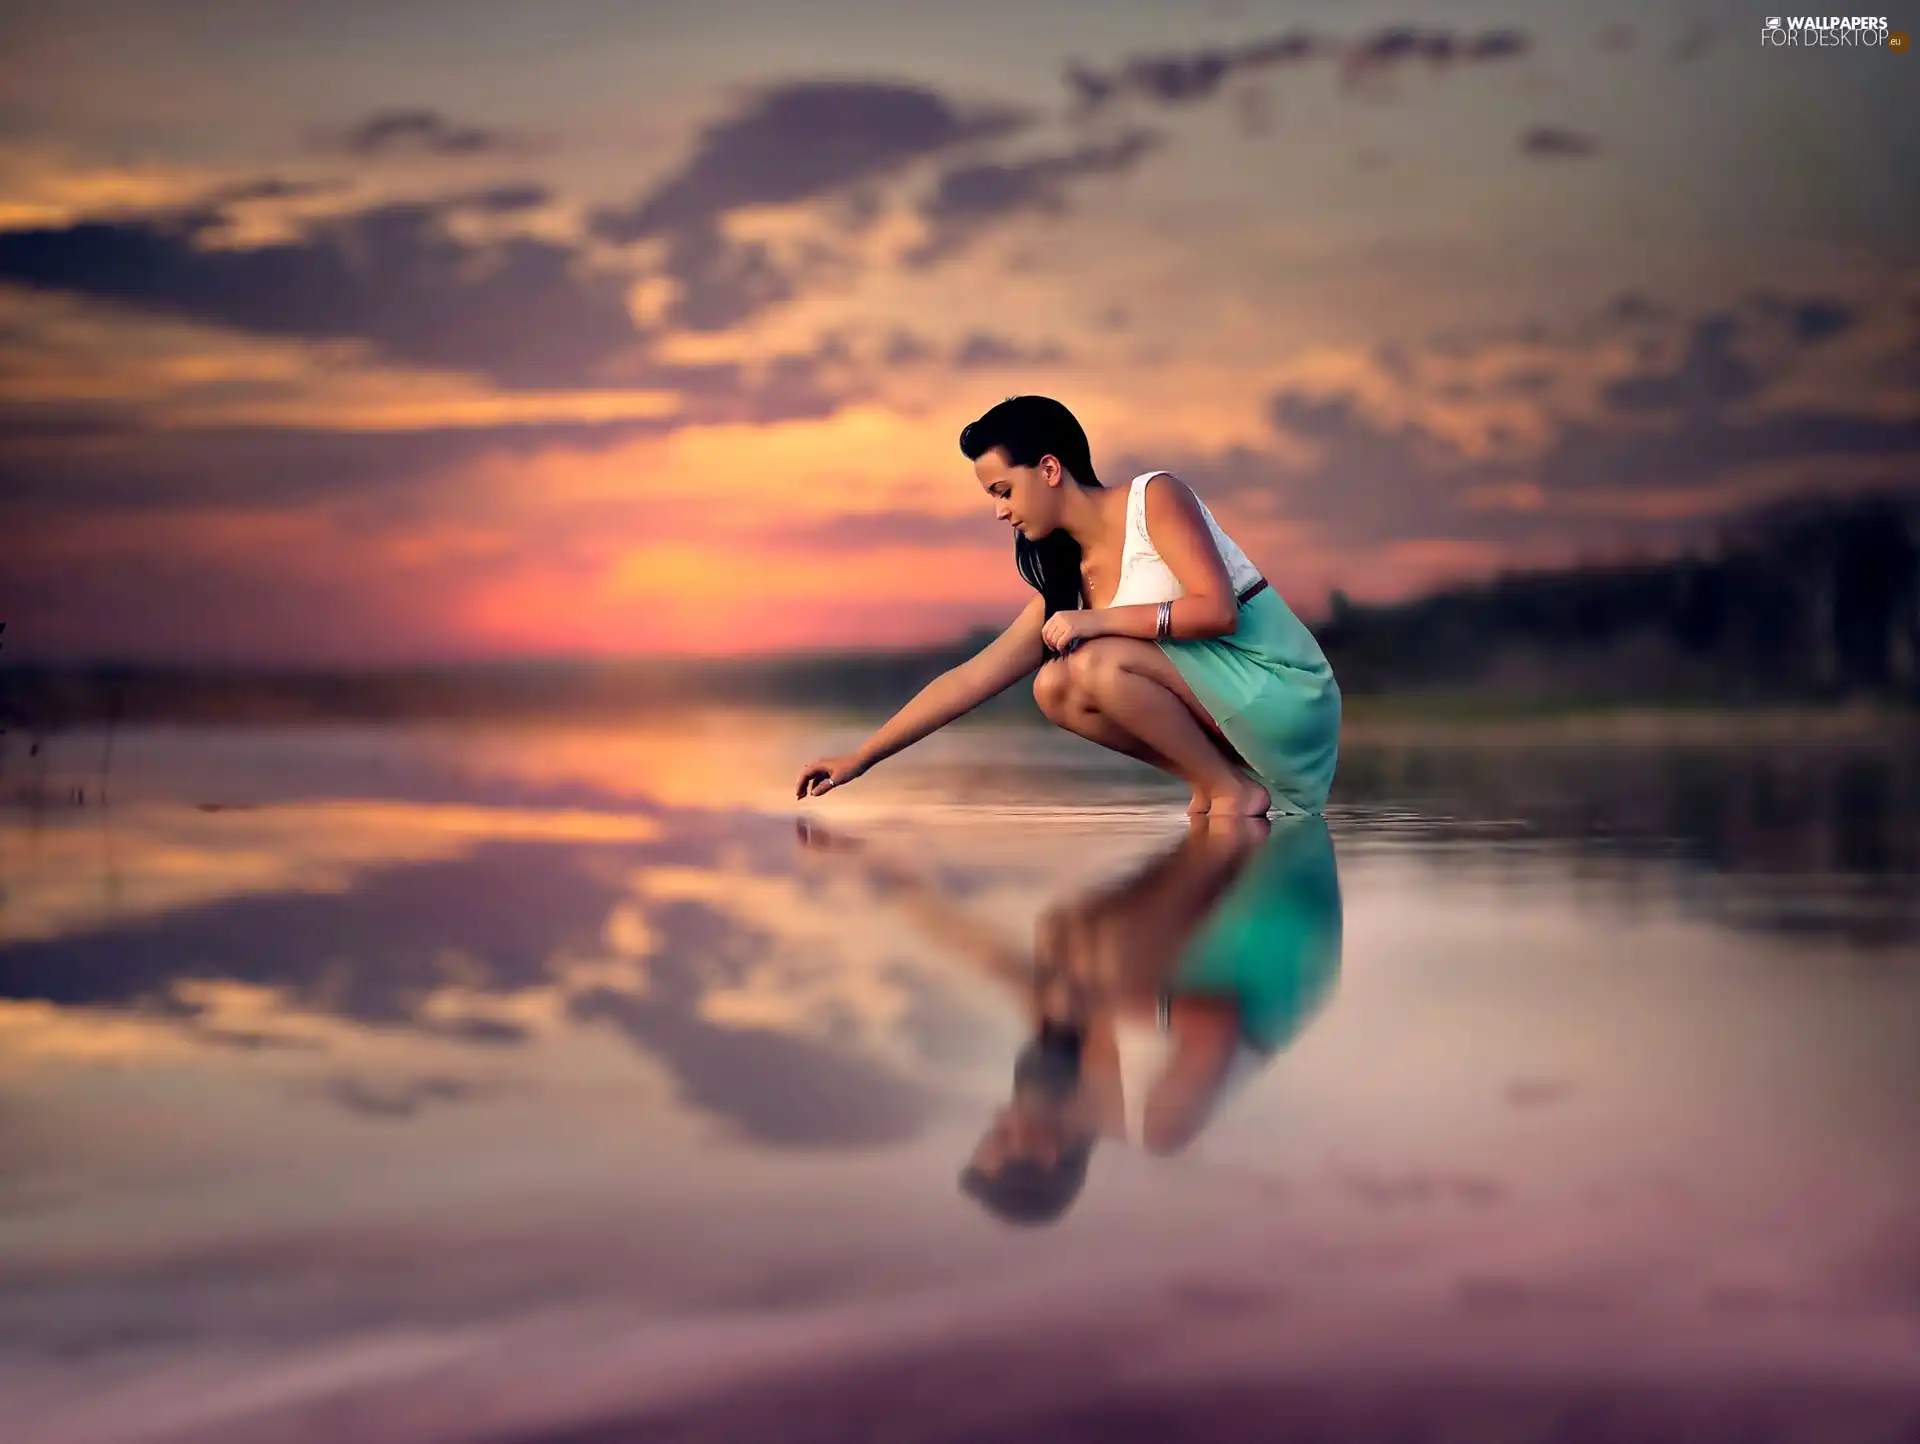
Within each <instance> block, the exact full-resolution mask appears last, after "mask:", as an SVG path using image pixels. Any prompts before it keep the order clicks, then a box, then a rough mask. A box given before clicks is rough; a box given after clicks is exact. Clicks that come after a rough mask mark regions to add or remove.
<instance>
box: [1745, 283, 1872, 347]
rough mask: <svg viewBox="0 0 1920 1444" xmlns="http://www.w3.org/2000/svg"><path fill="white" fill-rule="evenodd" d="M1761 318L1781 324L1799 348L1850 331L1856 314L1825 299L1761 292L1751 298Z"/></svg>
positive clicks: (1855, 320) (1841, 304)
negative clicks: (1783, 324)
mask: <svg viewBox="0 0 1920 1444" xmlns="http://www.w3.org/2000/svg"><path fill="white" fill-rule="evenodd" d="M1752 301H1753V305H1754V307H1755V309H1756V310H1758V311H1759V312H1760V313H1761V314H1762V315H1763V316H1767V317H1769V318H1771V319H1773V320H1776V321H1780V322H1784V323H1785V325H1786V327H1787V330H1788V333H1789V334H1790V335H1791V336H1792V338H1793V339H1794V341H1795V342H1797V343H1798V344H1800V345H1802V346H1817V345H1819V344H1820V343H1821V342H1823V341H1830V340H1832V339H1833V338H1834V337H1835V336H1839V335H1842V334H1844V333H1845V332H1847V331H1850V330H1852V329H1853V327H1854V325H1855V324H1856V323H1857V322H1858V320H1859V314H1858V312H1856V311H1855V310H1854V308H1853V307H1851V306H1849V305H1847V304H1846V303H1845V302H1844V301H1840V300H1836V299H1834V298H1832V297H1829V296H1805V297H1798V298H1796V297H1790V296H1779V295H1776V294H1774V293H1773V292H1771V291H1762V292H1759V293H1756V294H1755V295H1754V296H1753V297H1752Z"/></svg>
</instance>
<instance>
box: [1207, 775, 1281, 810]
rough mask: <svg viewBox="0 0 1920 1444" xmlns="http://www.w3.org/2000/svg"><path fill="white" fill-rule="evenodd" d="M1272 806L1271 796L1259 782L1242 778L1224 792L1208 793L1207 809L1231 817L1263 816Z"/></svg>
mask: <svg viewBox="0 0 1920 1444" xmlns="http://www.w3.org/2000/svg"><path fill="white" fill-rule="evenodd" d="M1272 808H1273V798H1272V797H1271V796H1270V795H1269V794H1268V792H1267V789H1266V788H1264V787H1262V786H1261V785H1260V784H1259V783H1257V782H1254V781H1251V780H1248V779H1242V780H1241V781H1240V782H1239V783H1238V784H1237V785H1236V786H1234V787H1233V788H1231V789H1230V790H1228V791H1226V792H1215V793H1213V794H1211V795H1210V798H1209V800H1208V803H1207V811H1208V813H1210V814H1213V813H1224V814H1226V815H1228V816H1232V817H1265V816H1266V815H1267V813H1268V812H1270V811H1271V810H1272Z"/></svg>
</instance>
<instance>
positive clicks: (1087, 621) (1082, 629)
mask: <svg viewBox="0 0 1920 1444" xmlns="http://www.w3.org/2000/svg"><path fill="white" fill-rule="evenodd" d="M1103 621H1104V619H1103V618H1102V616H1101V614H1100V612H1099V611H1098V610H1085V609H1083V610H1081V611H1077V612H1055V613H1054V614H1053V615H1052V616H1051V617H1048V618H1047V623H1046V625H1045V626H1044V627H1042V628H1041V629H1040V640H1041V641H1043V642H1045V643H1046V644H1047V650H1048V651H1050V652H1056V653H1058V654H1059V655H1060V656H1062V657H1064V656H1066V655H1067V653H1068V652H1070V651H1072V650H1073V649H1074V648H1075V647H1077V646H1078V645H1079V644H1080V643H1082V642H1085V641H1089V640H1091V639H1092V638H1094V637H1101V636H1105V635H1106V628H1105V626H1104V625H1103Z"/></svg>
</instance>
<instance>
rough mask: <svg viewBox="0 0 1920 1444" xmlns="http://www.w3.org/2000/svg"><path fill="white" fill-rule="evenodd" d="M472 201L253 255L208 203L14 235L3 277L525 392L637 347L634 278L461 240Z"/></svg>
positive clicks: (574, 378)
mask: <svg viewBox="0 0 1920 1444" xmlns="http://www.w3.org/2000/svg"><path fill="white" fill-rule="evenodd" d="M484 194H485V195H486V196H488V197H490V201H489V203H490V204H491V205H492V206H493V207H494V208H495V209H500V208H502V207H503V206H504V208H507V209H513V208H517V207H519V206H521V205H523V204H526V203H528V202H529V201H532V200H536V196H535V192H534V191H533V189H532V188H528V187H516V188H511V189H508V190H504V191H493V192H487V193H484ZM471 203H472V202H471V200H470V199H460V198H456V199H454V200H449V201H409V202H401V203H395V204H389V205H383V206H379V207H375V208H373V209H370V210H365V211H359V212H354V213H351V214H347V215H342V216H333V217H329V218H326V219H324V220H321V221H318V222H316V223H314V225H313V226H312V227H311V228H310V229H309V230H307V231H306V232H305V233H303V234H302V235H300V236H298V237H296V238H295V239H292V240H287V241H281V242H276V243H273V244H269V245H264V246H257V247H252V248H248V249H235V248H227V247H214V246H211V245H209V244H208V241H209V240H210V238H211V237H212V236H213V235H214V234H215V233H217V231H218V229H219V227H220V225H221V223H222V221H223V219H224V218H223V217H222V216H221V214H220V213H219V212H217V211H207V210H199V211H191V212H175V213H170V214H165V215H149V216H144V217H132V218H125V219H103V220H84V221H79V222H76V223H74V224H72V225H66V226H54V227H42V228H36V229H29V230H14V231H6V232H0V282H12V283H13V284H15V285H20V286H27V287H32V288H35V289H40V290H48V291H63V292H68V293H70V294H75V295H80V296H86V297H90V298H93V299H96V300H100V301H107V302H112V303H114V304H117V305H121V306H126V307H129V308H131V309H135V310H140V311H146V312H151V313H156V314H162V315H171V316H178V317H183V318H186V319H189V320H194V321H200V322H206V323H210V324H213V325H219V326H226V327H230V328H232V329H234V330H239V331H248V332H253V333H255V334H258V335H267V336H280V337H295V338H300V339H311V340H320V339H353V340H360V341H365V342H367V343H368V344H370V345H371V346H373V347H374V348H375V349H377V350H378V351H379V352H381V353H382V354H384V355H386V356H388V357H390V358H392V359H394V360H398V361H403V362H408V363H413V364H417V365H424V366H430V367H435V368H442V369H448V370H454V371H464V372H472V373H477V374H481V375H485V376H489V377H491V378H493V379H494V380H496V381H498V382H500V383H501V384H503V385H510V386H512V385H528V386H546V385H563V384H569V383H580V382H584V381H588V380H590V379H592V378H593V377H594V376H595V373H596V372H597V371H598V370H599V369H600V368H602V367H603V366H604V365H606V363H608V362H609V361H611V360H613V359H614V358H616V357H618V356H619V355H621V353H623V352H626V351H629V350H631V349H632V348H634V347H635V345H636V343H637V342H638V341H639V340H640V337H639V335H638V333H637V332H636V330H635V327H634V325H633V322H632V320H631V319H630V317H629V315H628V312H627V305H626V289H627V284H628V278H625V277H621V276H613V275H604V274H595V273H594V272H592V271H590V270H589V269H587V268H586V267H585V266H584V265H583V264H582V263H581V261H580V258H579V257H578V256H577V255H576V254H575V252H574V251H573V250H571V249H570V248H568V247H566V246H563V245H558V244H555V243H553V242H551V241H546V240H540V239H536V238H533V237H527V236H519V237H511V238H508V239H505V240H499V241H490V242H474V241H467V240H463V239H460V238H458V237H456V236H455V235H454V234H453V233H452V231H451V230H450V228H449V226H448V221H449V219H450V218H451V217H452V216H453V215H454V214H455V213H457V212H458V211H459V210H461V209H463V208H465V207H468V206H470V205H471Z"/></svg>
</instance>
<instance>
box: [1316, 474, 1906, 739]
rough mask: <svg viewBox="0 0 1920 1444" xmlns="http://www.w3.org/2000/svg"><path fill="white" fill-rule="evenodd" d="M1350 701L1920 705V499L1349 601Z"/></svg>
mask: <svg viewBox="0 0 1920 1444" xmlns="http://www.w3.org/2000/svg"><path fill="white" fill-rule="evenodd" d="M1316 630H1317V634H1318V635H1319V637H1320V639H1321V643H1322V645H1323V646H1324V647H1325V648H1326V651H1327V654H1328V656H1329V658H1330V659H1331V660H1332V662H1333V664H1334V670H1335V673H1336V674H1337V675H1338V676H1339V678H1340V681H1341V686H1342V688H1343V689H1344V690H1346V691H1348V692H1352V693H1358V694H1366V693H1379V692H1393V691H1408V690H1456V691H1470V692H1476V693H1482V694H1484V693H1496V694H1508V695H1520V696H1528V697H1536V698H1538V697H1543V696H1558V697H1580V698H1591V699H1595V700H1605V699H1628V698H1633V699H1647V700H1671V699H1683V698H1687V699H1700V700H1716V699H1717V700H1726V701H1744V700H1781V701H1786V700H1794V701H1808V700H1837V699H1860V698H1877V699H1885V700H1906V701H1911V700H1915V699H1916V698H1920V496H1916V495H1913V494H1906V495H1902V494H1898V493H1879V494H1874V495H1865V496H1854V497H1850V498H1844V499H1832V498H1824V499H1809V498H1802V499H1797V500H1791V501H1787V502H1781V503H1776V504H1774V505H1771V506H1768V507H1765V508H1762V509H1758V510H1755V511H1752V512H1749V513H1747V514H1745V515H1743V516H1740V517H1738V518H1736V519H1734V520H1732V521H1730V522H1728V523H1727V524H1726V525H1725V526H1724V527H1723V528H1722V529H1721V532H1720V535H1719V537H1718V539H1717V542H1716V543H1715V544H1714V545H1713V546H1711V547H1710V548H1703V549H1699V550H1695V551H1690V552H1688V553H1687V554H1684V555H1681V556H1678V557H1667V558H1663V559H1659V560H1649V561H1643V562H1638V563H1634V564H1629V565H1610V566H1587V567H1577V568H1572V569H1568V570H1564V571H1552V572H1514V573H1508V574H1506V575H1502V576H1499V577H1496V578H1494V579H1492V580H1490V581H1488V582H1485V583H1483V584H1480V585H1475V586H1468V587H1461V588H1457V589H1454V590H1449V591H1446V592H1441V593H1438V594H1436V595H1433V596H1429V597H1426V598H1423V599H1422V600H1419V601H1415V602H1410V603H1405V604H1402V605H1398V606H1391V607H1356V606H1351V605H1348V604H1347V603H1346V602H1345V600H1344V599H1343V598H1342V597H1341V596H1340V595H1339V594H1338V593H1335V595H1334V597H1333V600H1332V606H1331V608H1330V612H1329V616H1328V619H1327V620H1326V621H1325V622H1324V623H1322V624H1321V625H1320V626H1319V627H1318V628H1317V629H1316Z"/></svg>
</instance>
